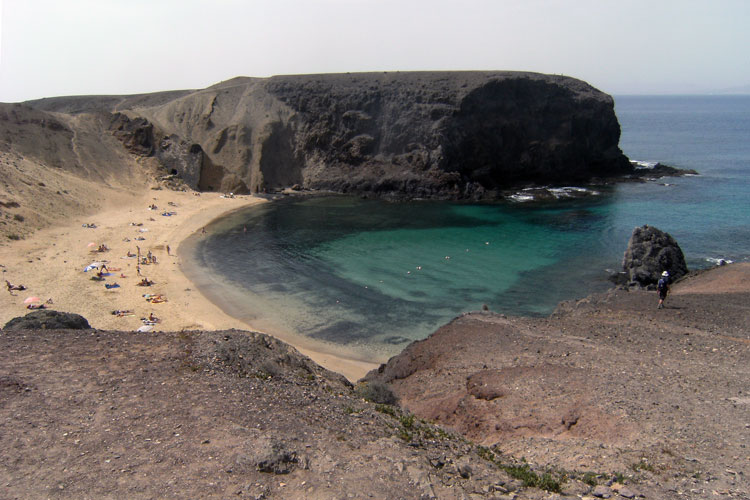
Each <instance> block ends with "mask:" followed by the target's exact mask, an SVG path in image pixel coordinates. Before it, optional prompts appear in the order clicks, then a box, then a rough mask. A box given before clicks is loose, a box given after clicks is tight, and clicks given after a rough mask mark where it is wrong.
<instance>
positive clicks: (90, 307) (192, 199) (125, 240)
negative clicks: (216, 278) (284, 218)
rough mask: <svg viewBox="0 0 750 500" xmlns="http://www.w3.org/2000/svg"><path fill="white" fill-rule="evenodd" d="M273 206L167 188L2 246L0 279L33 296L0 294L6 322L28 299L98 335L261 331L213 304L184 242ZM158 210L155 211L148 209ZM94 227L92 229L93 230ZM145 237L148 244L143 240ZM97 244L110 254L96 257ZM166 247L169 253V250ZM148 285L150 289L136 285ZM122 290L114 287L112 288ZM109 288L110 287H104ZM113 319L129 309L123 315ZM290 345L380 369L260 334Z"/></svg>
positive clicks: (362, 369) (347, 364) (325, 360)
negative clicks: (151, 320) (98, 265)
mask: <svg viewBox="0 0 750 500" xmlns="http://www.w3.org/2000/svg"><path fill="white" fill-rule="evenodd" d="M264 202H266V200H265V199H263V198H260V197H257V196H250V195H247V196H245V195H235V196H231V197H230V196H223V195H220V194H218V193H197V192H192V191H188V192H182V191H170V190H161V189H159V190H153V189H152V190H148V191H146V192H142V193H135V194H131V195H130V196H128V197H126V198H125V199H124V200H123V199H122V197H120V198H119V199H118V200H117V202H116V203H111V204H109V205H107V206H103V207H102V208H101V209H100V210H99V211H98V212H96V213H95V214H93V215H87V216H81V217H76V218H72V219H70V220H69V221H68V222H66V223H65V224H62V225H57V226H54V227H48V228H44V229H41V230H38V231H36V232H35V233H34V234H32V235H31V236H30V237H28V238H26V239H24V240H19V241H14V242H11V243H8V244H6V245H3V246H1V247H0V265H2V267H0V271H2V276H3V278H2V279H3V280H8V281H10V282H11V283H13V284H23V285H24V286H25V287H26V288H27V289H26V290H23V291H15V292H13V294H10V293H9V292H3V293H2V294H0V297H2V298H0V324H5V323H6V322H8V321H9V320H11V319H12V318H15V317H18V316H24V315H25V314H26V313H28V312H29V311H28V310H27V309H26V304H25V303H24V301H25V300H27V299H28V298H29V297H38V298H39V299H40V302H46V301H47V300H48V299H51V301H52V303H51V304H45V307H48V308H50V309H55V310H59V311H65V312H71V313H76V314H80V315H82V316H83V317H85V318H86V319H87V320H88V321H89V323H90V325H91V326H92V327H93V328H96V329H100V330H123V331H134V330H136V329H138V328H140V327H142V326H144V322H143V321H142V318H148V316H149V315H150V314H153V315H154V316H155V317H157V318H158V319H159V322H158V323H156V324H154V325H151V326H153V331H154V332H155V333H154V334H155V335H158V332H159V331H189V330H223V329H238V330H251V331H258V328H257V327H256V326H255V325H252V324H249V323H247V322H244V321H242V320H240V319H238V318H236V317H232V316H230V315H229V314H227V313H226V312H225V311H223V310H222V309H221V307H220V306H219V304H217V303H216V301H212V300H211V298H210V297H209V296H207V295H206V294H205V293H203V291H201V290H200V287H199V286H197V285H196V284H195V283H193V281H191V279H190V277H189V276H191V272H190V270H189V267H190V265H191V262H190V255H189V253H190V247H189V245H187V244H184V242H186V241H187V240H188V239H189V238H190V237H191V236H192V235H196V233H197V237H200V232H201V230H202V229H203V228H205V227H206V226H209V225H210V223H211V222H212V221H215V220H216V219H219V218H221V217H224V216H226V215H228V214H229V213H231V212H233V211H235V210H239V209H243V208H247V207H249V206H253V205H257V204H260V203H264ZM151 206H155V207H156V208H155V209H150V208H149V207H151ZM88 225H93V226H95V227H87V226H88ZM137 238H141V239H137ZM99 245H105V246H106V247H107V248H108V250H107V251H104V252H96V251H92V250H96V249H97V248H99ZM139 249H140V254H141V256H142V257H145V256H146V255H147V253H148V252H151V254H152V256H153V257H155V258H156V263H155V264H145V265H141V266H140V275H139V274H138V267H139V266H138V265H137V258H136V257H128V255H129V254H130V255H132V254H136V255H137V254H138V252H139ZM167 249H169V251H167ZM95 262H106V265H107V267H108V268H111V269H110V272H109V273H108V274H109V275H108V276H105V277H104V281H103V282H100V281H94V280H91V278H92V277H93V276H94V275H95V273H96V270H92V271H89V272H84V269H85V268H86V267H87V266H89V265H90V264H92V263H95ZM144 277H146V278H148V279H149V280H151V281H153V282H154V284H153V285H151V286H148V287H145V286H143V287H141V286H136V284H137V283H138V282H140V280H141V279H143V278H144ZM115 284H116V285H119V286H116V287H115V286H113V285H115ZM105 285H106V286H110V287H112V288H107V287H106V286H105ZM147 294H150V295H161V296H162V297H164V298H166V301H165V302H160V303H159V302H155V303H152V302H148V301H147V300H146V297H144V295H147ZM113 311H129V312H127V313H125V314H123V315H115V314H112V312H113ZM263 333H268V334H270V335H273V336H275V337H277V338H279V339H280V340H282V341H284V342H286V343H289V344H291V345H293V346H294V347H295V348H297V349H298V350H299V351H300V352H302V353H303V354H305V355H306V356H308V357H310V358H311V359H313V361H315V362H316V363H318V364H320V365H322V366H324V367H326V368H328V369H330V370H332V371H336V372H338V373H341V374H342V375H344V376H345V377H347V378H348V379H349V380H350V381H353V382H354V381H356V380H358V379H359V378H361V377H363V376H364V375H365V373H367V371H369V370H371V369H372V368H375V367H377V366H378V364H377V363H370V362H366V361H362V360H360V359H356V357H355V356H353V355H352V356H350V355H349V354H348V353H347V351H346V350H345V349H343V348H342V349H336V348H335V346H328V345H325V344H323V343H319V342H316V341H314V340H312V339H305V338H303V337H301V336H298V335H294V334H293V333H290V332H281V331H263Z"/></svg>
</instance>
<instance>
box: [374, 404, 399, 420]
mask: <svg viewBox="0 0 750 500" xmlns="http://www.w3.org/2000/svg"><path fill="white" fill-rule="evenodd" d="M375 411H378V412H380V413H385V414H386V415H390V416H391V417H393V418H396V409H395V408H394V407H393V406H391V405H385V404H378V405H375Z"/></svg>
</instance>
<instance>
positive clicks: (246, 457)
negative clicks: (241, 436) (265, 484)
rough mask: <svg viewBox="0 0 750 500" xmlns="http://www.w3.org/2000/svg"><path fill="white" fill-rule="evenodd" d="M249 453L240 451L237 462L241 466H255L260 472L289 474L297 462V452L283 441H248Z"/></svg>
mask: <svg viewBox="0 0 750 500" xmlns="http://www.w3.org/2000/svg"><path fill="white" fill-rule="evenodd" d="M246 447H247V448H248V450H249V451H248V453H240V454H238V455H237V457H236V458H235V463H236V464H237V465H238V466H240V467H243V466H248V465H250V466H253V467H255V468H256V469H257V470H258V471H260V472H270V473H273V474H289V473H290V472H291V471H292V470H293V469H294V466H295V465H296V464H297V462H298V459H297V453H296V452H295V451H293V450H289V449H288V448H287V447H286V445H285V444H284V443H283V442H281V441H275V440H271V439H266V438H264V439H260V440H258V441H257V442H255V443H247V446H246Z"/></svg>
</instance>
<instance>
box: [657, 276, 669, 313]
mask: <svg viewBox="0 0 750 500" xmlns="http://www.w3.org/2000/svg"><path fill="white" fill-rule="evenodd" d="M656 291H657V292H658V293H659V305H658V306H656V308H657V309H662V308H663V307H664V300H665V299H666V298H667V294H668V293H669V271H664V272H663V273H661V278H659V281H658V282H657V283H656Z"/></svg>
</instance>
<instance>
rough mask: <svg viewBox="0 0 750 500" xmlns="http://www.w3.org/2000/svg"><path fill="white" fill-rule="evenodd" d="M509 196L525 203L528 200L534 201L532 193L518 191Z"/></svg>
mask: <svg viewBox="0 0 750 500" xmlns="http://www.w3.org/2000/svg"><path fill="white" fill-rule="evenodd" d="M508 198H510V199H511V200H513V201H517V202H519V203H524V202H527V201H534V196H533V195H530V194H520V193H516V194H512V195H510V196H508Z"/></svg>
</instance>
